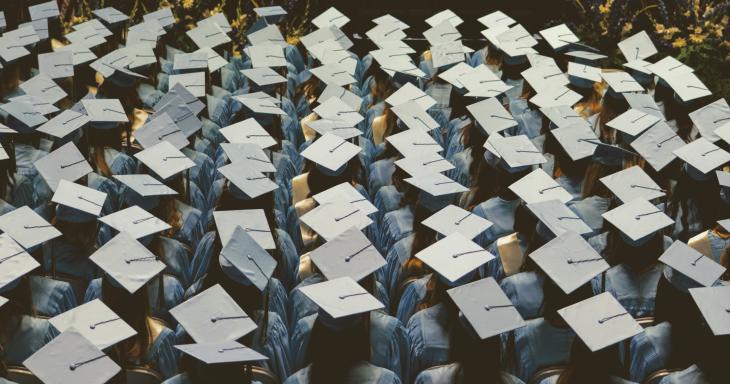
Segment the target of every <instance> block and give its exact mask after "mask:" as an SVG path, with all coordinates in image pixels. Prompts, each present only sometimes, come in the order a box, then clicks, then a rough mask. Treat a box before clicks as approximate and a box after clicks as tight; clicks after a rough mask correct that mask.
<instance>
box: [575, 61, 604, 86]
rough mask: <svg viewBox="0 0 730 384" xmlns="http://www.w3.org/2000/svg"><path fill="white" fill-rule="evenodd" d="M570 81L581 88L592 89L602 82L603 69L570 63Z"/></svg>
mask: <svg viewBox="0 0 730 384" xmlns="http://www.w3.org/2000/svg"><path fill="white" fill-rule="evenodd" d="M568 80H570V83H571V84H573V85H575V86H576V87H579V88H591V87H593V84H594V83H597V82H600V81H601V68H598V67H593V66H590V65H586V64H578V63H574V62H569V63H568Z"/></svg>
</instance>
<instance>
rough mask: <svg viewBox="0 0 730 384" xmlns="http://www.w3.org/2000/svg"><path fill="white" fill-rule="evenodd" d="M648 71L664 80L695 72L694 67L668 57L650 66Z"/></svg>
mask: <svg viewBox="0 0 730 384" xmlns="http://www.w3.org/2000/svg"><path fill="white" fill-rule="evenodd" d="M647 69H649V70H650V71H652V72H654V74H656V75H657V76H659V77H661V78H662V79H664V80H666V79H667V78H668V77H671V76H678V75H682V74H685V73H691V72H694V69H692V67H690V66H688V65H686V64H684V63H682V62H680V61H679V60H677V59H675V58H674V57H672V56H667V57H665V58H663V59H661V60H659V61H657V62H656V63H654V64H652V65H650V66H648V67H647Z"/></svg>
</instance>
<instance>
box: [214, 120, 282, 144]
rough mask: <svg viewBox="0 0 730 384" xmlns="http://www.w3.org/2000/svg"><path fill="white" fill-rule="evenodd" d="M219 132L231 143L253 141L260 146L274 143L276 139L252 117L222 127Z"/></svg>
mask: <svg viewBox="0 0 730 384" xmlns="http://www.w3.org/2000/svg"><path fill="white" fill-rule="evenodd" d="M220 132H221V134H222V135H223V136H224V137H225V138H226V140H228V141H229V142H231V143H254V144H256V145H258V146H259V147H261V148H268V147H270V146H272V145H275V144H276V140H274V138H273V137H271V135H270V134H269V133H268V132H266V129H264V127H262V126H261V124H259V123H258V121H256V119H254V118H253V117H251V118H248V119H246V120H243V121H239V122H238V123H235V124H232V125H229V126H227V127H225V128H222V129H221V130H220Z"/></svg>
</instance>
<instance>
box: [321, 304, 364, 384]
mask: <svg viewBox="0 0 730 384" xmlns="http://www.w3.org/2000/svg"><path fill="white" fill-rule="evenodd" d="M358 316H361V317H362V320H361V321H360V322H359V324H358V325H356V326H354V327H351V328H348V329H343V330H334V329H331V328H329V327H326V326H324V325H323V324H321V323H320V322H319V321H316V322H315V323H314V326H313V327H312V334H311V336H310V338H309V340H310V342H309V346H308V347H307V355H306V363H310V364H311V367H310V370H309V382H310V383H345V382H346V379H347V375H348V373H349V372H350V370H351V369H352V367H353V366H354V365H356V364H357V363H358V362H361V361H368V360H370V314H369V313H365V314H361V315H358Z"/></svg>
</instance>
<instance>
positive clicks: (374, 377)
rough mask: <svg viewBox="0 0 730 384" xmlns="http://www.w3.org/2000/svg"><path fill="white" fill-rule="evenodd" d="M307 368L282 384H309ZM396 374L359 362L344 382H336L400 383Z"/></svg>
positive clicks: (348, 383) (361, 383)
mask: <svg viewBox="0 0 730 384" xmlns="http://www.w3.org/2000/svg"><path fill="white" fill-rule="evenodd" d="M309 368H310V366H307V367H306V368H303V369H300V370H299V371H297V372H296V373H294V374H293V375H291V376H289V377H288V378H287V379H286V380H285V381H284V384H309V383H310V381H309ZM400 383H401V380H400V379H399V378H398V375H396V374H395V373H393V372H391V371H389V370H387V369H385V368H380V367H378V366H375V365H373V364H370V363H366V362H361V363H359V364H358V365H356V366H355V367H353V368H352V369H351V370H350V372H349V375H348V376H347V379H346V380H345V382H344V383H338V384H400Z"/></svg>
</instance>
